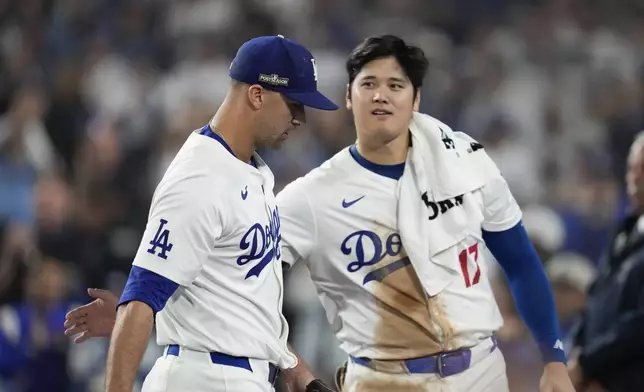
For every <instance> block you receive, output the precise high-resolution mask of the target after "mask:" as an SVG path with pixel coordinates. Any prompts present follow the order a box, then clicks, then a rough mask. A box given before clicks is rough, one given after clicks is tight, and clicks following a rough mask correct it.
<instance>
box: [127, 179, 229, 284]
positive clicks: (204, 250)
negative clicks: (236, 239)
mask: <svg viewBox="0 0 644 392" xmlns="http://www.w3.org/2000/svg"><path fill="white" fill-rule="evenodd" d="M208 180H209V179H208V178H207V177H205V176H195V177H191V178H188V179H184V180H182V181H177V182H175V183H165V184H164V183H161V184H160V185H159V187H158V188H157V190H156V192H155V195H154V197H153V200H152V204H151V206H150V213H149V217H148V222H147V225H146V227H145V232H144V233H143V238H142V239H141V244H140V245H139V249H138V251H137V253H136V257H135V258H134V262H133V263H132V264H133V265H135V266H138V267H141V268H145V269H147V270H149V271H152V272H155V273H157V274H158V275H161V276H163V277H165V278H168V279H170V280H172V281H173V282H175V283H178V284H179V285H182V286H187V285H189V284H191V283H192V282H193V281H194V280H195V278H196V277H197V276H198V275H199V273H200V272H201V268H202V265H203V263H204V261H205V260H206V258H207V256H208V253H209V251H210V249H211V248H212V246H213V245H214V244H215V241H216V239H217V238H218V237H219V236H220V235H221V232H222V227H221V226H222V225H221V219H220V214H219V210H218V207H217V206H218V203H217V200H216V198H215V195H214V192H208V188H207V187H206V186H207V185H208Z"/></svg>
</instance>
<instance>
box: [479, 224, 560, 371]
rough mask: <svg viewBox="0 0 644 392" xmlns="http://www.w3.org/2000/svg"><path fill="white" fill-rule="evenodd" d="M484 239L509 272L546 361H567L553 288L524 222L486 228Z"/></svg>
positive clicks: (518, 303)
mask: <svg viewBox="0 0 644 392" xmlns="http://www.w3.org/2000/svg"><path fill="white" fill-rule="evenodd" d="M483 239H484V240H485V243H486V245H487V247H488V249H489V250H490V252H492V255H494V257H495V258H496V259H497V261H498V262H499V264H500V265H501V268H503V270H504V271H505V274H506V276H507V279H508V283H509V286H510V291H511V292H512V297H513V298H514V302H515V304H516V306H517V309H518V310H519V313H520V314H521V316H522V318H523V320H524V321H525V323H526V325H527V326H528V328H529V329H530V332H531V333H532V336H533V338H534V339H535V341H536V342H537V344H538V346H539V349H540V351H541V355H542V357H543V360H544V362H546V363H548V362H564V363H566V354H565V352H564V349H563V344H562V342H561V339H560V335H559V323H558V320H557V313H556V310H555V302H554V296H553V294H552V288H551V286H550V282H549V281H548V278H547V277H546V274H545V272H544V270H543V266H542V264H541V260H540V259H539V256H538V255H537V252H536V250H535V249H534V246H533V245H532V243H531V242H530V239H529V237H528V233H527V232H526V230H525V228H524V227H523V224H522V223H521V222H519V223H518V224H517V225H515V226H514V227H512V228H510V229H508V230H504V231H498V232H496V231H486V230H483Z"/></svg>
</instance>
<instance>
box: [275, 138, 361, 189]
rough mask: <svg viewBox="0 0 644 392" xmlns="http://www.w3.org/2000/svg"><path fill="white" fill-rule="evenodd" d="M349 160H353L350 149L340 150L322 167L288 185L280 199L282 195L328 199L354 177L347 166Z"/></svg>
mask: <svg viewBox="0 0 644 392" xmlns="http://www.w3.org/2000/svg"><path fill="white" fill-rule="evenodd" d="M348 159H352V158H351V156H350V153H349V151H348V148H344V149H342V150H340V151H339V152H338V153H337V154H335V155H334V156H332V157H331V158H329V159H327V160H326V161H324V162H323V163H322V164H321V165H320V166H318V167H316V168H315V169H313V170H311V171H310V172H308V173H307V174H305V175H304V176H302V177H300V178H298V179H296V180H295V181H293V182H291V183H290V184H288V185H286V187H284V189H283V190H282V191H281V192H280V193H279V194H278V197H279V196H280V195H282V194H283V195H286V194H289V195H296V194H297V195H302V194H306V195H308V197H310V198H311V197H312V198H320V197H321V198H324V197H326V195H328V194H329V192H333V191H335V190H337V189H338V187H339V186H342V183H344V182H346V181H349V179H350V177H351V176H352V175H353V172H352V171H351V170H350V166H348V165H347V160H348ZM282 197H284V196H282Z"/></svg>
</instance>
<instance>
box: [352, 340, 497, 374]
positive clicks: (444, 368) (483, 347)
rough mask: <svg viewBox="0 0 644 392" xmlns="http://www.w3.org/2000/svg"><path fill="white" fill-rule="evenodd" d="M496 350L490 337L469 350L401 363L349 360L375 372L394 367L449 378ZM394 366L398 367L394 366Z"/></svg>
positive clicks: (414, 372)
mask: <svg viewBox="0 0 644 392" xmlns="http://www.w3.org/2000/svg"><path fill="white" fill-rule="evenodd" d="M496 348H497V342H496V339H495V338H494V337H491V338H490V339H486V340H484V341H483V342H481V343H479V344H478V345H476V346H474V347H471V348H462V349H458V350H455V351H448V352H442V353H440V354H436V355H430V356H426V357H420V358H412V359H405V360H401V361H386V360H374V359H369V358H356V357H353V356H351V357H350V358H351V361H352V362H353V363H356V364H358V365H362V366H365V367H368V368H370V369H373V370H376V371H384V372H388V371H387V370H385V369H392V368H394V367H396V368H398V369H400V368H402V371H404V372H408V373H412V374H419V373H430V374H438V375H440V376H441V377H449V376H452V375H454V374H458V373H461V372H463V371H465V370H467V369H469V368H470V366H472V365H473V364H474V363H476V362H478V361H479V360H480V359H482V358H483V357H484V356H487V355H489V354H491V353H492V352H494V350H495V349H496ZM396 364H398V365H400V366H395V365H396ZM392 365H394V366H392ZM389 372H391V371H389Z"/></svg>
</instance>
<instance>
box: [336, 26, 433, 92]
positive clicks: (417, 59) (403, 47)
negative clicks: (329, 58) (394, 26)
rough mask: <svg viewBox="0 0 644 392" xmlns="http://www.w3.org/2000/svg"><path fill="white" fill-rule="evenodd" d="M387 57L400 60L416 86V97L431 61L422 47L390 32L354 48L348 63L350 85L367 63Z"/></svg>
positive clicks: (370, 38) (406, 73)
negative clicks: (408, 42)
mask: <svg viewBox="0 0 644 392" xmlns="http://www.w3.org/2000/svg"><path fill="white" fill-rule="evenodd" d="M386 57H394V58H395V59H396V61H398V64H400V67H401V68H402V69H403V71H404V72H405V75H407V77H408V78H409V80H410V81H411V84H412V86H414V97H415V96H416V94H417V93H418V90H419V89H420V88H421V87H422V85H423V79H424V78H425V74H426V73H427V68H428V67H429V61H428V60H427V57H425V53H424V52H423V50H422V49H421V48H419V47H417V46H413V45H409V44H407V43H406V42H405V41H403V39H402V38H400V37H396V36H395V35H390V34H387V35H380V36H373V37H369V38H367V39H365V40H364V41H362V43H361V44H360V45H358V46H356V48H355V49H353V51H352V52H351V54H350V55H349V58H348V59H347V63H346V68H347V74H348V75H349V85H351V84H352V83H353V80H354V79H355V78H356V75H358V73H359V72H360V70H361V69H362V67H364V66H365V65H366V64H367V63H369V62H371V61H373V60H377V59H381V58H386Z"/></svg>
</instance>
